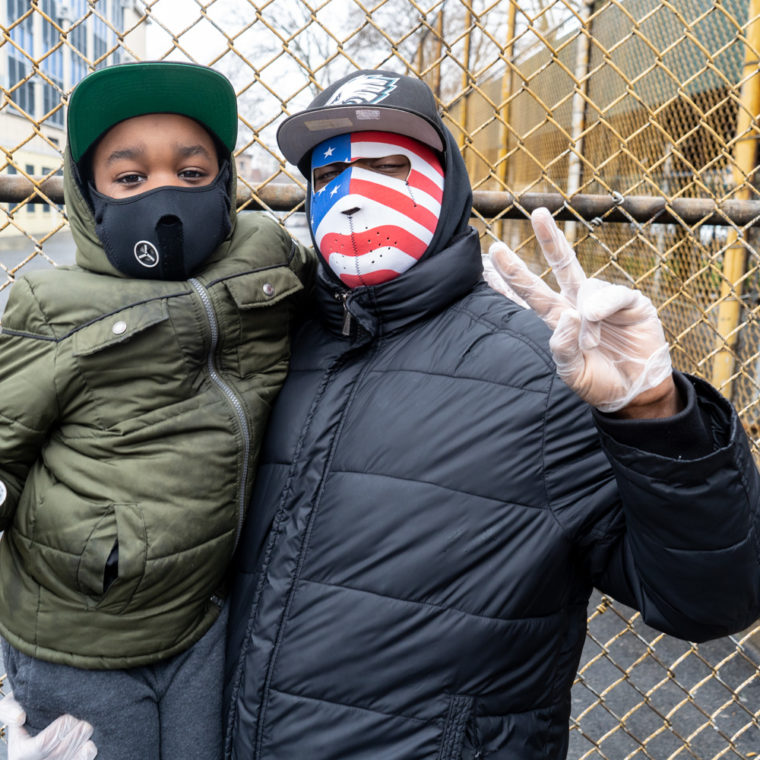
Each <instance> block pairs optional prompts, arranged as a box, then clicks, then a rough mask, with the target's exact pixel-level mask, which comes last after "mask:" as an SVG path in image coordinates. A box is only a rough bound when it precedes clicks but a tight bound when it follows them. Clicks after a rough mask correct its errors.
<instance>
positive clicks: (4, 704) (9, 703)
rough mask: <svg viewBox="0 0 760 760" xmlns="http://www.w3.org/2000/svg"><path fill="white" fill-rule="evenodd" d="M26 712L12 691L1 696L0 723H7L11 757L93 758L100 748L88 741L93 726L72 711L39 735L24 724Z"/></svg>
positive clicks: (44, 759) (35, 759) (38, 759)
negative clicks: (28, 731) (34, 733)
mask: <svg viewBox="0 0 760 760" xmlns="http://www.w3.org/2000/svg"><path fill="white" fill-rule="evenodd" d="M25 721H26V714H25V713H24V711H23V710H22V709H21V705H20V704H19V703H18V702H16V700H15V699H13V695H12V694H9V695H8V696H6V697H4V698H3V699H1V700H0V724H3V723H4V724H6V731H7V735H8V760H92V758H94V757H95V756H96V755H97V754H98V750H97V749H96V748H95V745H94V744H93V743H92V742H91V741H89V739H90V736H92V726H91V725H90V724H89V723H86V722H85V721H83V720H77V719H76V718H74V717H72V716H71V715H61V717H60V718H57V719H56V720H54V721H53V722H52V723H51V724H50V725H49V726H48V727H47V728H44V729H43V730H42V731H40V733H38V734H37V736H34V737H32V736H29V734H28V733H27V732H26V730H25V729H24V728H23V725H24V722H25Z"/></svg>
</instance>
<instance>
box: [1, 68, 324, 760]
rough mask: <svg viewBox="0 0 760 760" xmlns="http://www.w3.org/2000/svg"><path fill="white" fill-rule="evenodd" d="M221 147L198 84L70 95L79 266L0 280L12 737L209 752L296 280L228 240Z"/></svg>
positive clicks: (241, 231) (228, 166)
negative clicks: (58, 734)
mask: <svg viewBox="0 0 760 760" xmlns="http://www.w3.org/2000/svg"><path fill="white" fill-rule="evenodd" d="M236 134H237V108H236V101H235V93H234V90H233V89H232V86H231V85H230V83H229V82H228V81H227V80H226V79H225V78H224V77H223V76H221V75H220V74H218V73H217V72H215V71H213V70H211V69H208V68H206V67H202V66H195V65H191V64H182V63H167V62H161V63H153V62H146V63H134V64H125V65H121V66H115V67H111V68H108V69H103V70H101V71H98V72H95V73H94V74H91V75H90V76H88V77H87V78H85V79H84V80H82V82H81V83H80V84H79V85H78V86H77V88H76V89H75V90H74V92H73V94H72V96H71V101H70V106H69V113H68V147H67V151H66V172H65V195H66V206H67V211H68V214H69V219H70V223H71V229H72V233H73V236H74V240H75V242H76V245H77V254H76V257H77V258H76V261H77V265H76V266H73V267H62V268H58V269H53V270H46V271H39V272H34V273H32V274H30V275H28V276H25V277H21V278H19V279H18V280H17V282H16V283H15V284H14V286H13V288H12V291H11V294H10V298H9V301H8V306H7V309H6V312H5V314H4V316H3V321H2V333H1V334H0V420H1V421H2V424H0V530H4V531H5V533H4V535H3V537H2V540H0V579H1V580H0V634H2V637H3V638H4V639H5V643H4V650H3V654H4V657H5V661H6V666H7V669H8V675H9V679H10V682H11V686H12V688H13V690H14V694H15V697H16V699H17V700H18V701H19V702H20V703H21V705H22V706H23V708H24V709H25V711H26V714H27V722H28V726H29V729H30V733H35V732H36V731H39V730H40V729H41V728H42V727H43V726H45V725H47V724H48V723H49V722H50V721H51V720H52V719H53V718H55V717H57V716H58V715H60V714H61V713H63V712H69V713H72V714H73V715H75V716H77V717H79V718H83V719H86V720H88V721H89V722H90V723H92V725H93V726H94V730H95V734H94V737H93V738H94V740H95V741H96V744H97V746H98V748H99V750H100V752H101V754H102V755H103V756H104V757H107V758H109V759H110V760H121V759H122V758H124V759H125V760H126V759H127V758H140V760H146V759H149V758H159V757H163V758H183V760H187V759H188V758H199V759H200V758H203V759H204V760H207V759H208V758H214V757H216V756H218V755H219V753H220V751H221V736H220V732H221V726H222V719H221V704H220V701H221V696H220V695H221V684H220V679H221V676H222V672H223V667H222V662H223V659H222V658H223V656H224V653H223V645H224V621H225V610H224V598H225V582H224V581H225V571H226V568H227V564H228V561H229V559H230V557H231V555H232V552H233V550H234V548H235V546H236V543H237V540H238V536H239V534H240V528H241V524H242V521H243V519H244V511H245V507H246V505H247V503H248V498H249V495H250V489H251V484H252V481H253V475H254V473H255V470H256V460H257V454H258V449H259V444H260V441H261V436H262V433H263V430H264V427H265V424H266V420H267V415H268V412H269V408H270V405H271V403H272V401H273V399H274V397H275V395H276V394H277V392H278V390H279V388H280V385H281V384H282V382H283V380H284V378H285V374H286V372H287V369H288V359H289V329H290V325H291V322H292V320H293V318H294V316H295V314H296V311H297V309H298V308H299V304H300V301H301V298H302V295H303V291H304V283H305V282H308V280H309V277H310V275H311V268H312V262H311V259H310V257H309V255H308V254H307V252H306V251H305V250H304V249H303V248H302V247H301V246H299V245H298V244H296V243H294V242H293V241H292V240H291V239H290V237H289V236H288V235H287V233H286V232H285V231H284V230H282V228H281V227H280V226H279V224H278V223H277V222H276V221H275V220H273V219H272V218H270V217H268V216H266V215H263V214H248V215H245V216H241V217H236V214H235V208H234V198H235V187H236V178H235V171H234V162H233V158H232V150H233V149H234V146H235V139H236ZM214 695H215V700H214V699H211V701H210V696H214Z"/></svg>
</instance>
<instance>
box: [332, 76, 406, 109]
mask: <svg viewBox="0 0 760 760" xmlns="http://www.w3.org/2000/svg"><path fill="white" fill-rule="evenodd" d="M396 82H398V77H387V76H384V75H383V74H360V75H359V76H356V77H354V78H353V79H350V80H349V81H348V82H346V83H345V84H344V85H342V86H341V87H339V88H338V89H337V90H336V91H335V92H334V93H333V95H332V97H331V98H330V99H329V100H328V101H327V103H325V105H326V106H335V105H343V104H349V105H358V104H361V103H379V102H380V101H381V100H385V99H386V98H387V97H388V96H389V95H390V94H391V93H392V92H393V91H394V90H395V89H396Z"/></svg>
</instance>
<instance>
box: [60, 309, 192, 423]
mask: <svg viewBox="0 0 760 760" xmlns="http://www.w3.org/2000/svg"><path fill="white" fill-rule="evenodd" d="M177 300H180V299H177ZM187 303H188V304H189V300H188V301H187ZM70 340H71V352H72V355H73V359H74V361H75V362H76V365H77V369H78V373H79V376H80V377H81V378H82V380H83V381H84V385H85V386H86V389H87V394H82V397H83V398H89V399H91V400H92V401H94V406H93V409H92V410H91V412H89V411H83V412H81V413H82V414H91V417H90V419H96V420H97V421H98V422H99V423H100V426H101V427H105V428H109V427H113V426H115V425H118V424H120V423H123V422H128V423H130V424H131V423H133V422H134V421H135V420H139V419H140V418H141V417H142V416H143V415H145V414H148V413H150V412H153V411H155V410H156V409H162V408H165V407H167V406H169V405H171V404H173V403H176V402H177V401H180V400H182V399H184V398H187V397H189V396H191V395H192V393H193V387H192V379H191V378H190V377H189V372H188V367H187V364H186V361H185V357H184V354H183V353H182V348H181V347H180V344H179V340H178V338H177V334H176V332H175V329H174V324H173V322H172V319H171V318H170V315H169V308H168V305H167V302H166V301H165V300H161V299H157V300H154V301H147V302H145V303H141V304H137V305H134V306H130V307H128V308H126V309H121V310H120V311H117V312H115V313H114V314H110V315H109V316H107V317H102V318H101V319H99V320H98V321H97V322H93V323H92V324H89V325H87V326H86V327H82V328H80V329H79V330H78V331H77V332H75V333H74V334H73V335H72V337H71V339H70ZM199 342H200V339H199Z"/></svg>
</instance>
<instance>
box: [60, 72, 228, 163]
mask: <svg viewBox="0 0 760 760" xmlns="http://www.w3.org/2000/svg"><path fill="white" fill-rule="evenodd" d="M149 113H177V114H181V115H182V116H189V117H190V118H191V119H195V120H196V121H198V122H200V123H201V124H202V125H203V126H204V127H206V129H208V130H209V131H210V132H212V133H213V134H214V135H215V136H216V137H217V138H218V139H219V140H220V141H221V143H222V144H223V145H224V146H225V148H227V149H228V150H229V151H232V150H234V148H235V141H236V139H237V101H236V97H235V90H234V89H233V87H232V85H231V84H230V82H229V80H228V79H227V78H226V77H225V76H223V75H222V74H220V73H219V72H218V71H214V70H213V69H209V68H206V67H204V66H197V65H194V64H187V63H179V62H167V61H160V62H158V61H157V62H155V63H154V62H140V63H125V64H121V65H118V66H110V67H108V68H106V69H101V70H100V71H96V72H95V73H93V74H90V75H89V76H88V77H86V78H85V79H83V80H82V81H81V82H80V83H79V84H78V85H77V86H76V88H75V89H74V92H73V94H72V96H71V100H70V103H69V109H68V117H67V118H68V123H67V129H68V139H69V148H70V150H71V155H72V157H73V159H74V160H75V161H79V159H80V158H81V157H82V156H83V155H84V154H85V153H86V152H87V150H88V148H90V146H91V145H92V144H93V143H94V142H95V141H96V140H97V139H98V138H99V137H100V136H101V135H102V134H104V133H105V132H106V131H108V130H109V129H110V128H111V127H112V126H114V125H115V124H118V123H119V122H120V121H124V119H129V118H132V117H133V116H142V115H144V114H149Z"/></svg>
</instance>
